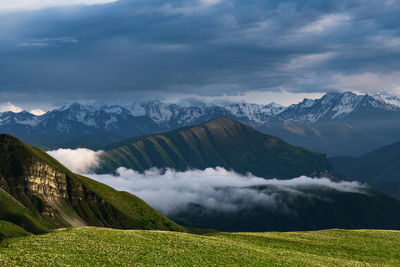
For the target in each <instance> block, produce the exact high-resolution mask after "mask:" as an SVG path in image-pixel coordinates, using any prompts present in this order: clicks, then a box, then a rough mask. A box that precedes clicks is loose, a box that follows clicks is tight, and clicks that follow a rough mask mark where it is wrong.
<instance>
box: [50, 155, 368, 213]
mask: <svg viewBox="0 0 400 267" xmlns="http://www.w3.org/2000/svg"><path fill="white" fill-rule="evenodd" d="M48 153H49V154H50V155H51V156H53V157H55V158H56V159H57V160H59V161H60V162H61V163H63V164H64V165H65V166H67V167H68V168H70V169H71V170H72V171H74V172H78V173H80V174H83V175H85V176H87V177H90V178H92V179H95V180H97V181H99V182H101V183H104V184H106V185H109V186H111V187H113V188H115V189H117V190H121V191H128V192H130V193H132V194H135V195H137V196H138V197H140V198H141V199H143V200H145V201H146V202H147V203H149V204H150V205H151V206H152V207H154V208H156V209H157V210H159V211H161V212H162V213H164V214H167V215H173V214H174V212H176V211H179V210H182V209H184V208H186V207H187V206H188V205H189V204H197V205H202V206H204V207H207V208H208V209H212V210H222V211H232V212H233V211H238V210H241V209H245V208H247V207H250V206H253V205H256V204H259V205H260V204H261V205H263V206H266V207H270V208H271V209H280V210H281V211H282V210H285V209H288V208H287V206H288V204H290V203H293V201H295V200H296V196H302V197H304V196H306V197H307V196H308V197H310V198H313V197H317V198H319V196H317V195H315V194H314V193H313V190H317V191H318V190H334V191H339V192H356V193H363V192H364V190H363V189H364V186H363V185H361V184H359V183H357V182H348V181H339V182H336V181H331V180H329V179H328V178H311V177H306V176H301V177H297V178H293V179H289V180H277V179H263V178H260V177H256V176H254V175H252V174H247V175H241V174H238V173H236V172H234V171H229V170H226V169H224V168H221V167H216V168H207V169H205V170H196V169H193V170H187V171H181V172H180V171H175V170H172V169H166V170H160V169H156V168H152V169H150V170H147V171H145V172H143V173H139V172H137V171H134V170H131V169H126V168H118V169H117V170H116V173H115V174H94V173H93V172H91V170H92V169H94V168H96V167H97V166H98V164H99V155H101V153H102V152H101V151H97V152H96V151H92V150H89V149H82V148H79V149H75V150H72V149H58V150H56V151H50V152H48ZM260 188H262V189H260ZM288 211H289V210H288Z"/></svg>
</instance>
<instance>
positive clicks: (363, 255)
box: [0, 227, 400, 266]
mask: <svg viewBox="0 0 400 267" xmlns="http://www.w3.org/2000/svg"><path fill="white" fill-rule="evenodd" d="M2 245H3V246H0V265H1V266H16V265H23V266H55V265H57V266H67V265H70V266H104V265H107V266H110V265H112V266H132V265H138V266H140V265H151V266H156V265H159V266H218V265H234V266H235V265H236V266H243V265H246V266H261V265H263V266H271V265H272V266H278V265H279V266H288V265H290V266H293V265H295V266H368V265H370V266H399V265H400V250H399V249H398V248H399V245H400V232H398V231H380V230H351V231H349V230H326V231H313V232H288V233H280V232H268V233H232V234H230V233H213V234H208V235H194V234H188V233H179V232H163V231H148V230H113V229H105V228H88V227H85V228H69V229H61V230H58V231H56V232H53V233H49V234H45V235H39V236H28V237H22V238H14V239H10V240H7V241H4V242H3V243H2Z"/></svg>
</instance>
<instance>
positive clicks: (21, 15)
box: [0, 0, 400, 107]
mask: <svg viewBox="0 0 400 267" xmlns="http://www.w3.org/2000/svg"><path fill="white" fill-rule="evenodd" d="M399 21H400V0H369V1H362V0H334V1H333V0H332V1H330V0H329V1H328V0H309V1H307V0H280V1H276V0H271V1H269V0H174V1H168V0H119V1H113V0H1V4H0V98H1V100H0V102H8V101H10V102H12V103H17V104H19V105H22V106H24V105H25V106H32V107H34V105H36V106H37V105H42V106H43V105H48V106H49V105H57V103H58V104H59V103H62V102H65V101H73V100H78V101H111V100H116V101H118V100H127V99H131V100H132V101H134V100H141V99H147V98H153V99H154V98H157V99H167V100H171V99H179V98H182V97H188V96H189V97H191V96H199V97H204V98H208V99H213V98H216V99H219V98H221V97H223V98H231V99H235V100H246V101H249V102H258V103H260V102H265V103H268V102H271V100H274V101H277V102H282V103H283V102H286V103H283V104H288V103H287V102H295V101H296V100H297V99H299V98H300V97H301V98H302V97H304V96H319V95H320V94H321V93H324V92H327V91H332V90H339V91H344V90H353V91H358V92H364V93H365V92H375V91H391V92H398V91H399V90H400V22H399ZM282 91H284V92H285V93H284V94H280V93H279V92H282ZM297 94H299V95H297ZM279 100H281V101H279ZM32 103H35V104H32ZM36 106H35V107H36Z"/></svg>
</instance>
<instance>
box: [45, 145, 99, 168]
mask: <svg viewBox="0 0 400 267" xmlns="http://www.w3.org/2000/svg"><path fill="white" fill-rule="evenodd" d="M47 153H48V154H49V155H50V156H52V157H53V158H55V159H56V160H58V161H59V162H61V163H62V164H64V165H65V167H67V168H68V169H70V170H71V171H73V172H76V173H88V172H91V171H92V170H93V169H95V168H96V167H98V166H99V159H100V155H101V154H102V153H103V151H101V150H100V151H93V150H90V149H87V148H77V149H64V148H60V149H57V150H52V151H47Z"/></svg>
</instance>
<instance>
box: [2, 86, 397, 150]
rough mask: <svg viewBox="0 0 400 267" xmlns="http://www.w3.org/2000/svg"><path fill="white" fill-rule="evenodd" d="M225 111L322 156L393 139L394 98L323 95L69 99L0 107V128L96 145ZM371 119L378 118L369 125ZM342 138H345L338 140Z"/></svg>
mask: <svg viewBox="0 0 400 267" xmlns="http://www.w3.org/2000/svg"><path fill="white" fill-rule="evenodd" d="M220 116H228V117H230V118H232V119H235V120H239V121H241V122H244V123H246V124H248V125H251V126H253V127H255V128H257V129H258V130H260V131H262V132H264V133H268V134H272V135H275V136H278V137H280V138H283V139H285V140H287V141H289V142H290V143H293V144H295V145H299V146H304V147H308V148H310V149H313V150H316V151H318V152H322V153H326V154H329V155H360V154H362V153H365V152H367V151H369V150H371V149H374V148H377V147H379V146H382V145H385V144H389V143H392V142H395V141H398V140H397V139H396V138H398V136H400V126H399V125H400V97H397V96H395V95H388V94H375V95H372V96H371V95H357V94H354V93H351V92H345V93H328V94H326V95H324V96H323V97H322V98H320V99H315V100H312V99H304V100H303V101H302V102H300V103H298V104H293V105H290V106H289V107H283V106H280V105H278V104H275V103H271V104H268V105H258V104H248V103H219V104H206V103H202V102H199V101H197V102H195V101H192V102H188V103H185V104H166V103H163V102H161V101H150V102H145V103H133V104H128V105H105V104H104V105H85V104H79V103H73V104H71V105H69V106H65V107H63V108H60V109H56V110H53V111H50V112H47V113H46V114H44V115H41V116H35V115H32V114H30V113H28V112H21V113H12V112H5V113H0V132H4V133H10V134H12V135H15V136H17V137H19V138H21V139H23V140H24V141H26V142H29V143H32V144H37V145H40V146H41V147H52V148H54V147H60V146H64V147H71V146H75V147H77V146H86V147H90V146H92V147H99V146H100V145H103V144H107V143H111V142H115V141H120V140H123V139H126V138H129V137H134V136H141V135H148V134H152V133H158V132H164V131H169V130H172V129H177V128H180V127H185V126H192V125H197V124H200V123H203V122H206V121H209V120H211V119H214V118H217V117H220ZM371 119H374V120H376V121H379V123H377V124H373V123H372V122H371ZM346 140H350V141H349V142H347V143H346Z"/></svg>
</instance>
